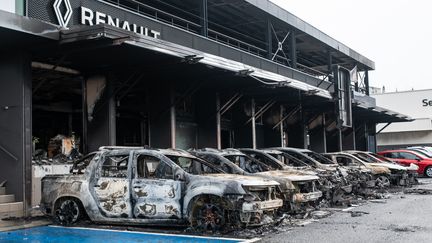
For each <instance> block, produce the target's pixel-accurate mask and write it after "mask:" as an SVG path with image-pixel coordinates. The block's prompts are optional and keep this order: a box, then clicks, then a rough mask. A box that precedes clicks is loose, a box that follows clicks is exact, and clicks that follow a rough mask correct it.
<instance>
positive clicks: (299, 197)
mask: <svg viewBox="0 0 432 243" xmlns="http://www.w3.org/2000/svg"><path fill="white" fill-rule="evenodd" d="M320 197H322V192H321V191H316V192H309V193H296V194H294V195H293V201H294V202H295V203H304V202H311V201H316V200H318V199H319V198H320Z"/></svg>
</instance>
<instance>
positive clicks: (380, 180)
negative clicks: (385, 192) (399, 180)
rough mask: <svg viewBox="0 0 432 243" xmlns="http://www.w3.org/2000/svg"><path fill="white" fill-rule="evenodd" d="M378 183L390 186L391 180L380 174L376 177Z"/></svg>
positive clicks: (382, 185) (379, 185) (380, 185)
mask: <svg viewBox="0 0 432 243" xmlns="http://www.w3.org/2000/svg"><path fill="white" fill-rule="evenodd" d="M376 184H377V186H378V187H388V186H390V180H389V179H388V178H387V177H386V176H380V177H378V178H377V179H376Z"/></svg>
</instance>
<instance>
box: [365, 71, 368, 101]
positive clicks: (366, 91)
mask: <svg viewBox="0 0 432 243" xmlns="http://www.w3.org/2000/svg"><path fill="white" fill-rule="evenodd" d="M364 85H365V93H366V95H367V96H369V71H368V70H366V71H365V77H364Z"/></svg>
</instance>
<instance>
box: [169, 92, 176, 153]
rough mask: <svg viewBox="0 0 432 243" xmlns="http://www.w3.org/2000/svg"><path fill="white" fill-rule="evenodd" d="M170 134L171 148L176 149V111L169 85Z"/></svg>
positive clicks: (173, 94) (173, 93)
mask: <svg viewBox="0 0 432 243" xmlns="http://www.w3.org/2000/svg"><path fill="white" fill-rule="evenodd" d="M170 98H171V105H170V134H171V143H170V144H171V148H176V110H175V89H174V85H173V84H172V83H171V87H170Z"/></svg>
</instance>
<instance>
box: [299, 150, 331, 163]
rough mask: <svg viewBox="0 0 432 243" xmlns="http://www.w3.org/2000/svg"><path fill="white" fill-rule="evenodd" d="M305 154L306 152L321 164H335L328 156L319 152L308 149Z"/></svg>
mask: <svg viewBox="0 0 432 243" xmlns="http://www.w3.org/2000/svg"><path fill="white" fill-rule="evenodd" d="M303 153H304V154H306V155H307V156H309V157H311V158H312V159H314V160H316V161H318V162H320V163H321V164H326V165H334V163H333V162H332V161H331V160H329V159H327V158H326V157H324V156H322V155H321V154H319V153H315V152H313V151H308V152H303Z"/></svg>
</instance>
